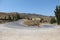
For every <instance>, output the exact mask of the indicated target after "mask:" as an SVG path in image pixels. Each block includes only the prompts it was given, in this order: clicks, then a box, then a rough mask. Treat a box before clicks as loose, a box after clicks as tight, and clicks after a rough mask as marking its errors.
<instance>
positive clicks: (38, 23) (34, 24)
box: [24, 20, 40, 26]
mask: <svg viewBox="0 0 60 40" xmlns="http://www.w3.org/2000/svg"><path fill="white" fill-rule="evenodd" d="M24 24H26V25H28V26H39V25H40V22H39V21H33V20H26V21H24Z"/></svg>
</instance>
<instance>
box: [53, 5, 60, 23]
mask: <svg viewBox="0 0 60 40" xmlns="http://www.w3.org/2000/svg"><path fill="white" fill-rule="evenodd" d="M54 12H55V16H56V19H57V23H58V24H60V6H56V9H55V11H54Z"/></svg>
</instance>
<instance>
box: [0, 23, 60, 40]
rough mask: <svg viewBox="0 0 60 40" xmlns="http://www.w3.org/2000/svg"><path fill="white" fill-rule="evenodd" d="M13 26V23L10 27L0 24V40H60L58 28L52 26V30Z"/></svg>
mask: <svg viewBox="0 0 60 40" xmlns="http://www.w3.org/2000/svg"><path fill="white" fill-rule="evenodd" d="M13 25H14V23H13V24H12V23H10V26H9V25H7V24H0V40H60V27H59V26H54V27H53V28H34V27H21V26H20V25H19V26H13ZM44 25H45V24H44ZM14 27H15V28H14ZM17 27H18V28H17Z"/></svg>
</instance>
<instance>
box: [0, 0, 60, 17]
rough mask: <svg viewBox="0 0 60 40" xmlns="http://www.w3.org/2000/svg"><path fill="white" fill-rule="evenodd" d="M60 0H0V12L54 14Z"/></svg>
mask: <svg viewBox="0 0 60 40" xmlns="http://www.w3.org/2000/svg"><path fill="white" fill-rule="evenodd" d="M59 2H60V0H0V12H22V13H36V14H42V15H47V16H48V15H49V16H53V15H54V9H55V7H56V5H57V4H60V3H59Z"/></svg>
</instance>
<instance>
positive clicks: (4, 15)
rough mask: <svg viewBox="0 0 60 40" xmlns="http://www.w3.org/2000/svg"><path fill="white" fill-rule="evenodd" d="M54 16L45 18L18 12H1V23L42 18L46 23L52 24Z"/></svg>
mask: <svg viewBox="0 0 60 40" xmlns="http://www.w3.org/2000/svg"><path fill="white" fill-rule="evenodd" d="M52 17H54V16H44V15H38V14H30V13H18V12H10V13H8V12H0V22H2V21H3V22H4V21H15V20H18V19H31V18H41V19H42V20H43V21H44V22H50V20H51V18H52Z"/></svg>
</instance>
